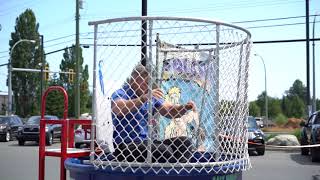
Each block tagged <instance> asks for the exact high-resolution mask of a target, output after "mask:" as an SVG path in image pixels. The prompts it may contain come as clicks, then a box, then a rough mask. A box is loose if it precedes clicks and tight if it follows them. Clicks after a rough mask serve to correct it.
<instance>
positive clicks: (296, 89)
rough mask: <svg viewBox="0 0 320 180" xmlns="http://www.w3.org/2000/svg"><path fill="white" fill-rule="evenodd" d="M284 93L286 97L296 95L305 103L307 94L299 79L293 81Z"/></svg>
mask: <svg viewBox="0 0 320 180" xmlns="http://www.w3.org/2000/svg"><path fill="white" fill-rule="evenodd" d="M286 94H287V96H288V97H293V96H298V97H299V98H300V99H301V100H302V101H303V102H304V104H306V102H305V99H306V96H307V88H306V87H305V86H304V85H303V83H302V81H300V80H299V79H297V80H295V81H294V82H293V84H292V86H291V87H290V89H289V90H288V91H287V92H286Z"/></svg>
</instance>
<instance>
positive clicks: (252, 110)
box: [249, 101, 261, 117]
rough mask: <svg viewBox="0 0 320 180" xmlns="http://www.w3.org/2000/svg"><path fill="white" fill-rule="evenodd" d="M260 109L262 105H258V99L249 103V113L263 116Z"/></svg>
mask: <svg viewBox="0 0 320 180" xmlns="http://www.w3.org/2000/svg"><path fill="white" fill-rule="evenodd" d="M260 111H261V110H260V107H259V106H258V105H257V103H256V101H252V102H250V103H249V114H250V115H251V116H255V117H257V116H261V114H260Z"/></svg>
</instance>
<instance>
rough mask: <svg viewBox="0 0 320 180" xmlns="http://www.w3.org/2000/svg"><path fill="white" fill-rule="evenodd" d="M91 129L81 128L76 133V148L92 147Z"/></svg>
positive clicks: (85, 126) (86, 126)
mask: <svg viewBox="0 0 320 180" xmlns="http://www.w3.org/2000/svg"><path fill="white" fill-rule="evenodd" d="M90 135H91V129H90V128H88V125H84V126H79V127H78V128H77V129H76V130H75V131H74V146H75V147H76V148H82V147H89V146H90V142H91V140H90Z"/></svg>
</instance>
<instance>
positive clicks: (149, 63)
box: [146, 20, 153, 163]
mask: <svg viewBox="0 0 320 180" xmlns="http://www.w3.org/2000/svg"><path fill="white" fill-rule="evenodd" d="M152 26H153V22H152V20H151V21H149V44H150V46H149V57H148V58H147V62H146V63H147V64H146V65H147V70H148V71H149V72H150V75H149V78H148V82H149V83H148V89H149V92H148V96H149V100H150V101H149V103H148V127H149V128H148V146H147V152H148V154H147V162H148V163H152V133H153V123H152V119H153V113H152V111H153V110H152V106H153V104H152V84H153V79H152V78H153V76H152V74H153V67H152V46H151V44H152Z"/></svg>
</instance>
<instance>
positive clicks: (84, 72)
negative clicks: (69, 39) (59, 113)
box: [60, 46, 89, 116]
mask: <svg viewBox="0 0 320 180" xmlns="http://www.w3.org/2000/svg"><path fill="white" fill-rule="evenodd" d="M79 57H80V73H81V77H80V112H81V113H86V112H88V109H87V104H88V100H89V83H88V79H89V71H88V65H85V67H84V68H83V57H82V49H81V48H80V56H79ZM69 69H73V70H75V69H76V60H75V48H74V46H73V47H72V48H66V49H65V51H64V53H63V59H62V60H61V64H60V70H61V71H64V72H68V71H69ZM74 72H75V71H74ZM68 76H69V75H68V74H61V75H60V82H61V84H62V86H63V87H64V88H65V89H66V90H67V92H68V96H69V116H75V109H74V98H75V97H74V95H75V93H74V91H75V87H74V86H75V82H69V81H68V79H69V78H68ZM74 79H75V78H74Z"/></svg>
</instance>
